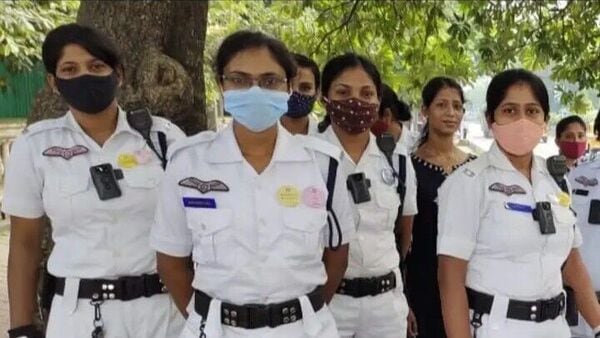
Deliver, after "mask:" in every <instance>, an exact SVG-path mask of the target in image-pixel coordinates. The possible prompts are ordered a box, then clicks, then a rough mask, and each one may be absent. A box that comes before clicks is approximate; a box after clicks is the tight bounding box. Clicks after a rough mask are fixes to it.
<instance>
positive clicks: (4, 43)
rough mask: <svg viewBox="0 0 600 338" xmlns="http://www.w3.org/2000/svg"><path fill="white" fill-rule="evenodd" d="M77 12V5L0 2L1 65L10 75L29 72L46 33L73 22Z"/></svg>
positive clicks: (17, 0) (18, 0) (27, 0)
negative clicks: (4, 66) (7, 69)
mask: <svg viewBox="0 0 600 338" xmlns="http://www.w3.org/2000/svg"><path fill="white" fill-rule="evenodd" d="M78 8H79V1H42V0H3V1H0V62H2V63H4V64H5V65H6V66H7V67H8V68H9V69H10V70H12V71H24V70H30V69H32V68H33V66H34V64H35V63H36V62H38V61H39V60H41V56H40V54H41V46H42V42H43V41H44V37H45V36H46V33H47V32H48V31H50V30H51V29H53V28H54V27H56V26H58V25H60V24H63V23H66V22H71V21H75V16H76V14H77V9H78ZM1 81H2V80H0V82H1Z"/></svg>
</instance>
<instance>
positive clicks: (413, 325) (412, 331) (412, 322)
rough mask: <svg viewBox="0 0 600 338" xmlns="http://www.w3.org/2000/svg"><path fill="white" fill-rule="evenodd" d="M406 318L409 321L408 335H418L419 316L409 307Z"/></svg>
mask: <svg viewBox="0 0 600 338" xmlns="http://www.w3.org/2000/svg"><path fill="white" fill-rule="evenodd" d="M406 319H407V322H408V329H407V332H406V335H407V336H408V337H410V338H413V337H416V336H418V335H419V328H418V327H417V317H415V314H414V312H413V311H412V309H411V308H408V317H407V318H406Z"/></svg>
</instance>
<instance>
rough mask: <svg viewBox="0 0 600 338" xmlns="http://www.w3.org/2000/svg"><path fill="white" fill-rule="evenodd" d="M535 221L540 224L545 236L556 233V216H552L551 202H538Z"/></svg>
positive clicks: (534, 216)
mask: <svg viewBox="0 0 600 338" xmlns="http://www.w3.org/2000/svg"><path fill="white" fill-rule="evenodd" d="M533 219H535V220H536V221H538V223H539V224H540V231H541V232H542V234H543V235H551V234H555V233H556V227H555V226H554V216H553V215H552V205H551V204H550V202H537V203H536V204H535V210H533Z"/></svg>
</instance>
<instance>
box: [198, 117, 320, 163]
mask: <svg viewBox="0 0 600 338" xmlns="http://www.w3.org/2000/svg"><path fill="white" fill-rule="evenodd" d="M303 137H306V136H303ZM311 159H312V157H311V156H310V154H309V152H308V150H307V149H306V148H305V147H304V145H303V143H302V138H301V137H298V136H294V135H291V134H290V133H289V132H288V131H287V130H286V129H285V128H283V127H282V126H281V124H279V123H277V140H276V141H275V150H274V151H273V158H272V159H271V161H272V162H303V161H309V160H311ZM243 160H244V157H243V156H242V152H241V151H240V147H239V146H238V144H237V141H236V139H235V134H234V133H233V122H231V123H230V124H229V125H228V126H227V127H226V128H225V129H223V130H222V131H221V132H219V133H218V134H217V136H216V138H215V139H214V140H213V142H212V143H211V144H210V146H209V148H208V151H207V161H208V162H210V163H232V162H241V161H243Z"/></svg>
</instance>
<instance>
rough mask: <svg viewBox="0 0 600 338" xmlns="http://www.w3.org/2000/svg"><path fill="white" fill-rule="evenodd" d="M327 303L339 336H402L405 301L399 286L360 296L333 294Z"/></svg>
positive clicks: (404, 330)
mask: <svg viewBox="0 0 600 338" xmlns="http://www.w3.org/2000/svg"><path fill="white" fill-rule="evenodd" d="M329 306H330V308H331V311H332V312H333V316H334V317H335V321H336V323H337V327H338V330H339V332H340V336H341V337H344V338H346V337H354V338H405V337H406V329H407V320H406V317H407V316H408V305H407V302H406V298H405V297H404V294H403V293H402V291H401V290H400V289H395V290H392V291H389V292H386V293H382V294H379V295H377V296H366V297H361V298H354V297H350V296H346V295H341V294H335V296H333V299H332V300H331V304H329Z"/></svg>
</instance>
